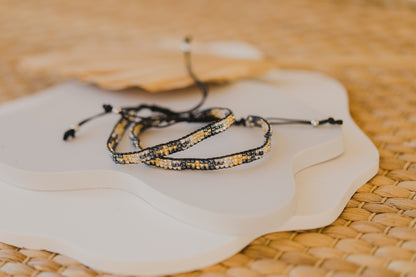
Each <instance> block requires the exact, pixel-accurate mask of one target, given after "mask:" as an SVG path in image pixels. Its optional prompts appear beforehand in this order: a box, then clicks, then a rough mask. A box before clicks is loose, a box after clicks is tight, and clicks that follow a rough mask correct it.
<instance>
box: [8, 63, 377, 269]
mask: <svg viewBox="0 0 416 277" xmlns="http://www.w3.org/2000/svg"><path fill="white" fill-rule="evenodd" d="M261 81H262V82H267V83H269V84H270V85H278V87H279V88H281V89H283V90H284V89H285V88H287V89H288V91H290V95H291V97H293V98H297V100H296V101H299V102H305V103H306V104H307V105H309V106H311V107H313V108H315V109H317V110H320V112H321V113H324V114H331V115H333V116H334V117H341V118H343V119H344V122H345V123H344V125H343V127H342V129H343V134H344V147H345V151H344V153H343V154H342V155H341V156H339V157H338V158H336V159H333V160H331V161H329V162H325V163H322V164H319V165H316V166H312V167H310V168H307V169H305V170H303V171H301V172H299V173H298V174H297V175H296V176H295V182H296V197H295V200H296V202H295V205H294V206H295V207H296V209H295V214H294V215H293V216H291V217H290V218H289V219H288V220H287V221H286V222H284V223H283V224H281V225H280V226H277V227H276V228H275V229H274V230H275V231H278V230H293V229H306V228H315V227H320V226H323V225H326V224H329V223H330V222H331V221H333V220H334V219H335V218H336V217H337V216H338V215H339V213H340V212H341V210H342V208H343V207H344V206H345V203H346V202H347V201H348V199H349V198H350V196H351V194H352V193H353V192H354V191H355V190H356V189H357V188H358V186H360V185H362V184H363V183H364V182H365V181H367V180H368V179H369V178H371V177H372V176H373V175H374V174H375V173H376V172H377V169H378V152H377V150H376V148H375V147H374V145H373V144H372V143H371V142H370V141H369V140H368V138H366V136H365V135H364V134H363V133H362V132H361V131H360V130H359V128H358V127H357V126H356V125H355V124H354V122H353V121H352V120H351V117H350V115H349V112H348V103H347V101H348V100H347V96H346V92H345V90H344V89H343V87H342V86H341V85H340V84H339V83H337V82H336V81H334V80H332V79H329V78H327V77H325V76H322V75H320V74H315V73H310V72H300V71H275V72H272V73H271V74H270V75H268V76H265V77H264V78H262V79H261ZM294 84H296V89H291V90H290V89H289V88H290V87H292V86H294ZM38 96H39V97H42V95H38ZM35 97H36V96H35ZM29 101H30V100H29ZM19 105H23V104H19V103H17V104H16V103H12V104H10V105H9V108H12V106H19ZM20 107H22V106H20ZM23 107H24V105H23ZM80 117H82V116H80ZM94 128H97V126H95V127H92V126H91V128H90V129H89V130H88V131H86V133H85V134H87V133H88V132H92V131H93V130H94ZM63 129H64V128H63ZM275 129H276V128H275ZM13 130H15V129H13ZM81 138H82V136H81V135H80V137H79V139H80V140H81ZM74 145H75V147H76V144H74ZM1 147H4V145H3V144H1V146H0V148H1ZM259 166H261V165H259ZM2 177H4V173H2ZM23 203H24V205H23ZM0 209H4V210H6V209H8V210H13V212H9V213H6V214H5V215H4V216H3V220H2V222H0V240H1V241H3V242H8V243H11V244H14V245H18V246H22V247H30V248H45V249H48V250H52V251H57V252H60V253H63V254H66V255H69V256H72V257H74V258H76V259H78V260H79V261H81V262H82V263H84V264H87V265H89V266H91V267H93V268H95V269H99V270H104V271H108V272H112V273H120V274H149V275H157V274H172V273H176V272H183V271H187V270H192V269H196V268H200V267H203V266H207V265H210V264H214V263H217V262H219V261H221V260H222V259H224V258H226V257H228V256H231V255H232V254H234V253H236V252H237V251H238V250H240V249H241V248H243V247H244V246H245V245H246V244H247V243H249V241H251V240H252V239H253V238H255V237H256V235H254V234H253V235H246V236H231V235H225V234H218V233H211V232H208V231H203V230H201V229H198V228H195V227H191V226H189V225H187V224H184V223H181V222H180V221H177V220H174V219H172V218H171V217H170V216H167V215H165V214H163V213H161V212H159V211H157V210H155V209H153V208H152V207H151V206H150V205H148V204H147V203H146V202H144V201H143V200H141V199H139V198H137V197H135V196H133V195H132V194H129V193H127V192H125V191H119V190H107V189H94V190H80V191H59V192H57V191H55V192H45V191H30V190H25V189H21V188H17V187H15V186H10V185H6V184H5V183H0ZM17 219H19V220H17ZM109 222H111V224H109ZM259 235H260V233H259Z"/></svg>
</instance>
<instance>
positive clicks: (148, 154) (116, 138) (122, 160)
mask: <svg viewBox="0 0 416 277" xmlns="http://www.w3.org/2000/svg"><path fill="white" fill-rule="evenodd" d="M234 120H235V116H234V114H233V113H232V112H231V110H230V109H227V108H211V109H207V110H204V111H200V112H197V113H189V114H188V115H187V116H183V115H182V116H177V115H171V116H167V115H162V116H153V117H149V118H143V119H141V120H139V122H136V125H135V129H136V132H137V130H139V128H150V127H156V128H161V127H166V126H169V125H171V124H174V123H177V122H184V121H186V122H189V121H192V122H210V123H209V124H208V125H206V126H204V127H202V128H199V129H198V130H196V131H193V132H191V133H190V134H188V135H185V136H183V137H181V138H179V139H175V140H172V141H169V142H167V143H162V144H158V145H155V146H152V147H147V148H143V147H140V148H138V150H137V151H132V152H125V153H122V152H117V151H116V149H117V146H118V144H119V142H120V141H121V139H122V137H123V135H124V134H125V132H126V130H127V128H128V127H129V126H130V125H132V124H133V123H135V120H134V118H131V115H130V118H129V116H123V115H122V117H121V119H120V120H119V121H118V122H117V123H116V125H115V126H114V128H113V131H112V132H111V134H110V137H109V138H108V141H107V148H108V150H109V151H110V153H111V154H112V158H113V160H114V162H115V163H117V164H133V163H142V162H147V161H151V160H154V159H156V158H159V157H162V156H166V155H169V154H173V153H176V152H179V151H183V150H185V149H188V148H190V147H192V146H193V145H195V144H197V143H199V142H201V141H202V140H204V139H207V138H209V137H210V136H213V135H216V134H219V133H221V132H223V131H225V130H226V129H228V128H229V127H230V126H231V125H232V124H233V123H234ZM162 122H166V124H165V125H161V123H162Z"/></svg>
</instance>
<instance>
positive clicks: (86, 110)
mask: <svg viewBox="0 0 416 277" xmlns="http://www.w3.org/2000/svg"><path fill="white" fill-rule="evenodd" d="M277 76H278V74H277ZM302 82H303V81H302V80H297V81H295V80H294V81H292V82H287V81H286V83H282V85H279V86H275V85H271V84H267V83H265V82H261V81H256V80H246V81H240V82H238V83H236V84H232V85H227V86H220V87H214V88H212V89H211V92H210V95H209V97H208V100H207V103H206V104H205V105H204V107H212V106H225V107H230V108H231V109H232V110H233V111H234V113H235V114H236V116H237V118H239V117H241V116H247V115H250V114H254V115H263V116H265V117H267V116H278V117H279V116H280V117H289V118H300V119H310V120H311V119H324V118H327V117H328V114H325V113H322V112H320V111H318V110H314V109H313V108H311V107H310V106H308V105H307V104H305V103H303V102H302V101H299V100H296V98H294V97H293V96H291V95H290V94H291V93H292V92H293V91H296V90H298V89H299V86H300V84H302ZM322 84H323V85H325V83H324V82H322ZM325 89H326V88H325V86H322V85H318V83H317V85H315V86H314V87H310V88H309V90H311V91H312V92H315V91H316V92H318V91H321V90H325ZM195 90H196V88H193V89H188V90H186V91H177V92H175V93H171V92H167V93H159V94H157V95H155V94H149V93H144V92H138V91H129V92H108V91H103V90H100V89H98V88H94V87H91V86H87V85H82V84H80V83H76V82H72V83H66V84H63V85H60V86H57V87H54V88H51V89H48V90H46V91H45V92H43V93H41V94H37V95H35V96H32V97H29V98H26V99H22V100H18V101H17V103H14V104H9V105H7V106H6V107H3V108H2V109H1V110H0V128H1V129H2V130H10V132H4V133H3V134H2V137H1V140H0V178H1V179H2V180H3V181H5V182H6V183H9V184H14V185H17V186H20V187H24V188H27V189H32V190H46V191H54V190H77V189H91V188H114V189H121V190H125V191H128V192H130V193H133V194H135V195H137V196H138V197H140V198H142V199H144V200H145V201H146V202H148V203H149V204H151V205H152V206H153V207H155V208H157V209H158V210H160V211H162V212H164V213H166V214H168V215H170V216H172V217H174V218H177V219H179V220H181V221H183V222H185V223H188V224H191V225H194V226H196V227H200V228H202V229H204V230H209V231H213V232H218V233H224V234H232V235H247V234H263V233H267V232H271V231H274V230H275V229H276V228H277V227H278V226H280V225H281V224H282V223H283V222H284V221H286V220H287V219H288V218H289V217H290V216H292V215H293V214H294V213H295V210H296V209H295V205H296V201H295V182H294V177H293V176H294V174H295V173H296V172H298V171H300V170H302V169H304V168H306V167H308V166H310V165H313V164H316V163H319V162H322V161H325V160H328V159H331V158H334V157H336V156H337V155H339V154H341V153H342V152H343V140H342V129H341V127H340V126H326V125H325V126H321V127H320V128H314V127H312V126H308V125H293V126H282V125H281V126H274V127H273V137H272V151H271V152H270V153H269V154H268V155H267V156H266V158H264V159H261V160H259V161H256V162H253V163H249V164H245V165H241V166H238V167H235V168H232V169H227V170H217V171H191V170H188V171H180V172H178V171H168V170H161V169H158V168H151V167H148V166H145V165H141V164H140V165H116V164H114V163H113V162H112V160H111V158H110V157H109V153H108V151H107V149H106V143H105V142H106V140H107V137H108V135H109V133H110V131H111V128H112V126H113V125H114V123H115V120H117V119H118V116H117V115H108V116H107V117H103V118H100V119H97V120H96V121H92V122H91V123H89V125H86V126H85V128H82V129H81V130H80V131H79V136H78V137H77V138H76V139H74V140H72V141H69V142H64V141H62V139H61V136H62V134H63V132H64V130H65V129H67V128H68V126H69V125H70V124H71V123H75V122H77V121H78V120H81V119H83V118H85V117H86V116H89V115H91V114H93V113H95V112H97V111H99V110H100V105H101V104H102V103H112V104H116V105H120V106H123V105H131V103H135V104H136V103H137V104H138V103H158V104H159V105H162V106H169V107H172V109H175V110H181V109H185V107H191V106H192V105H193V104H194V103H195V102H197V100H198V98H199V95H198V94H197V93H195ZM17 126H18V127H17ZM197 126H198V125H197ZM199 126H201V125H199ZM16 127H17V128H16ZM83 127H84V126H83ZM195 128H196V126H195V124H185V123H181V124H178V125H175V126H173V127H169V128H163V129H158V130H157V131H152V132H148V134H147V136H145V143H146V144H147V145H151V144H156V143H161V142H164V141H165V142H166V141H169V140H170V139H172V138H177V137H180V136H183V135H184V134H186V133H187V132H190V131H191V130H192V129H195ZM185 130H186V131H185ZM263 139H264V138H263V134H262V132H261V131H260V130H256V129H250V128H244V127H233V128H231V130H229V131H227V132H224V133H222V134H220V135H217V136H214V137H211V138H209V139H208V140H206V141H203V142H202V143H200V144H198V145H197V146H195V147H192V148H191V149H189V150H187V151H184V152H181V153H178V154H177V156H187V157H210V156H219V155H223V154H225V153H234V152H239V151H242V150H245V149H248V148H253V147H256V146H258V145H260V144H261V143H262V142H263ZM126 145H128V143H127V142H126ZM124 149H125V150H130V148H129V147H124Z"/></svg>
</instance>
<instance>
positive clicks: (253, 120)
mask: <svg viewBox="0 0 416 277" xmlns="http://www.w3.org/2000/svg"><path fill="white" fill-rule="evenodd" d="M238 124H242V125H244V126H247V127H260V128H262V129H263V131H264V132H265V133H264V137H265V140H264V142H263V144H262V145H261V146H259V147H256V148H252V149H249V150H245V151H241V152H237V153H232V154H229V155H224V156H218V157H213V158H170V157H166V155H165V156H161V157H155V158H151V159H148V160H143V161H142V162H143V163H145V164H147V165H151V166H155V167H160V168H164V169H171V170H185V169H194V170H195V169H196V170H216V169H223V168H231V167H235V166H238V165H241V164H245V163H250V162H253V161H255V160H258V159H260V158H263V157H264V156H265V155H266V154H267V153H268V152H270V148H271V134H272V133H271V132H272V131H271V126H270V124H269V123H268V122H267V120H265V119H264V118H262V117H259V116H249V117H247V118H246V119H242V120H239V121H238ZM148 128H149V126H146V125H145V124H144V123H142V122H139V123H137V124H136V125H135V126H134V127H133V129H132V132H131V140H132V142H133V143H134V145H135V146H136V147H137V148H138V149H143V146H142V145H141V143H140V139H139V135H140V134H141V133H142V132H143V131H145V130H146V129H148Z"/></svg>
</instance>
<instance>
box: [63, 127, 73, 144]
mask: <svg viewBox="0 0 416 277" xmlns="http://www.w3.org/2000/svg"><path fill="white" fill-rule="evenodd" d="M74 137H75V129H73V128H71V129H69V130H67V131H66V132H65V133H64V137H63V139H64V141H67V140H68V139H70V138H74Z"/></svg>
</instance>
